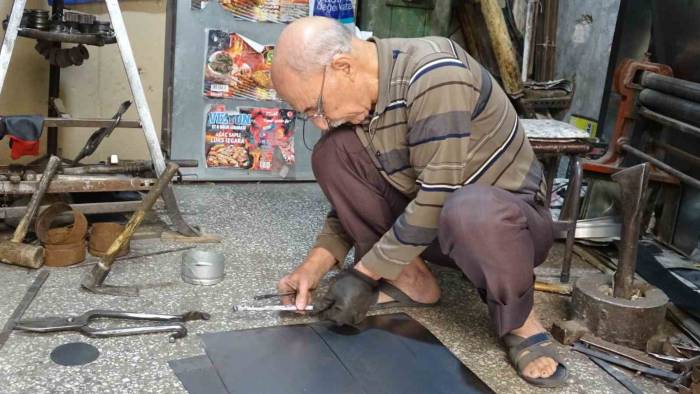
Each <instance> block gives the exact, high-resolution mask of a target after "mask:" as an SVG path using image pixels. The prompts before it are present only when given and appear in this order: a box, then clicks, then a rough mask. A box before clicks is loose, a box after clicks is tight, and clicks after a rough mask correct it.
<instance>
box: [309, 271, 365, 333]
mask: <svg viewBox="0 0 700 394" xmlns="http://www.w3.org/2000/svg"><path fill="white" fill-rule="evenodd" d="M377 286H379V282H377V281H376V280H374V279H372V278H370V277H369V276H367V275H365V274H363V273H362V272H360V271H358V270H356V269H354V268H351V269H348V270H345V271H343V272H341V273H340V274H338V276H337V277H336V280H335V282H333V284H332V285H331V286H330V288H329V289H328V292H326V294H325V295H324V296H323V298H321V300H319V301H318V302H316V305H315V306H314V314H318V315H319V316H320V317H321V319H323V320H330V321H332V322H334V323H335V324H336V325H338V326H342V325H346V324H347V325H356V324H358V323H360V322H361V321H362V320H363V319H364V318H365V316H366V315H367V311H369V308H370V307H371V306H372V304H374V303H375V302H377V298H378V296H379V292H378V291H377Z"/></svg>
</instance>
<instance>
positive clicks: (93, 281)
mask: <svg viewBox="0 0 700 394" xmlns="http://www.w3.org/2000/svg"><path fill="white" fill-rule="evenodd" d="M177 169H178V166H177V164H175V163H168V165H167V167H166V169H165V171H164V172H163V173H162V174H161V175H160V176H159V177H158V180H157V181H156V184H155V185H153V187H152V188H151V190H149V192H148V194H146V197H144V198H143V202H142V203H141V206H139V208H138V209H137V210H136V212H134V214H133V215H132V216H131V219H129V222H128V223H127V224H126V227H125V228H124V231H122V233H121V234H119V236H118V237H117V239H115V240H114V242H112V245H111V246H110V247H109V249H108V250H107V253H106V254H105V255H104V256H103V257H102V259H101V260H100V262H98V263H97V265H95V266H94V267H93V269H92V270H91V271H89V272H88V273H87V274H86V275H85V276H84V277H83V280H82V282H81V286H82V287H83V288H85V289H87V290H89V291H91V292H93V293H97V294H110V295H119V296H137V295H138V289H136V288H134V287H125V286H110V285H105V284H104V280H105V278H106V277H107V275H108V274H109V271H110V270H111V269H112V264H114V260H115V259H116V257H117V254H118V253H119V251H120V250H121V249H122V247H123V246H124V244H126V243H127V242H128V241H129V240H130V239H131V236H132V235H133V234H134V231H136V228H137V227H138V226H139V225H140V224H141V222H142V221H143V218H144V217H145V216H146V212H147V211H148V210H150V209H151V208H152V207H153V204H155V202H156V199H157V198H158V196H160V194H161V193H162V192H163V190H164V189H165V187H166V186H167V185H168V183H169V182H170V180H171V179H172V177H173V176H174V175H175V173H176V172H177Z"/></svg>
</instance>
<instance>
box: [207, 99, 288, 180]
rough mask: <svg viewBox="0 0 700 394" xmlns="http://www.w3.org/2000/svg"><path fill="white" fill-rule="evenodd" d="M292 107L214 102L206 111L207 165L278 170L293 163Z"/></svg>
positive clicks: (254, 169) (255, 169)
mask: <svg viewBox="0 0 700 394" xmlns="http://www.w3.org/2000/svg"><path fill="white" fill-rule="evenodd" d="M295 115H296V113H295V112H294V111H292V110H287V109H280V108H250V107H240V108H237V109H235V110H228V109H227V108H226V106H225V105H223V104H219V105H213V106H211V107H210V109H209V111H208V112H207V117H206V132H205V138H206V140H205V144H204V149H205V152H204V154H205V156H206V158H207V167H219V168H238V169H247V170H253V171H275V172H280V171H281V169H282V168H283V167H285V166H286V167H291V166H293V165H294V129H293V127H294V117H295Z"/></svg>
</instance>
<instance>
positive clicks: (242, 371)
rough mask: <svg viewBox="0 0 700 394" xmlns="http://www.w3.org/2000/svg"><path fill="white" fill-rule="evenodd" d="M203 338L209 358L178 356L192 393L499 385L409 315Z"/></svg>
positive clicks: (451, 389) (176, 366) (481, 389)
mask: <svg viewBox="0 0 700 394" xmlns="http://www.w3.org/2000/svg"><path fill="white" fill-rule="evenodd" d="M202 338H203V341H204V347H205V351H206V356H202V357H205V358H208V360H205V359H203V358H191V359H184V360H179V361H177V362H171V363H170V366H171V367H172V368H173V370H174V371H175V373H176V375H177V376H178V378H179V379H180V381H181V382H182V383H183V386H184V387H185V388H186V389H187V391H188V392H189V393H191V394H219V393H221V388H222V387H223V389H224V390H225V391H224V392H229V393H234V392H235V393H301V392H303V393H307V394H315V393H319V394H320V393H323V394H325V393H328V392H333V393H375V392H381V393H387V394H390V393H397V394H399V393H400V394H411V393H416V394H417V393H428V392H429V393H445V394H447V393H449V394H452V393H492V392H493V391H492V390H491V389H490V388H489V387H488V386H487V385H486V384H485V383H484V382H483V381H481V380H480V379H479V378H478V377H477V376H476V375H475V374H474V373H473V372H472V371H470V370H469V369H468V368H467V367H466V366H464V364H462V363H461V362H460V360H459V359H457V358H456V357H455V356H454V355H453V354H452V353H451V352H450V350H449V349H447V348H446V347H445V346H444V345H443V344H442V343H441V342H440V341H439V340H438V339H437V338H435V336H433V335H432V334H431V333H430V331H428V330H427V329H426V328H425V327H423V326H422V325H421V324H420V323H418V322H417V321H415V320H414V319H412V318H411V317H409V316H408V315H405V314H391V315H380V316H371V317H368V318H367V319H366V320H365V321H364V322H363V324H362V327H361V329H359V330H357V329H355V330H338V329H336V328H334V327H333V326H332V325H331V324H330V323H326V322H320V323H313V324H307V325H293V326H283V327H267V328H258V329H251V330H242V331H230V332H221V333H210V334H204V335H203V336H202ZM217 377H218V378H219V379H216V378H217ZM212 380H216V382H212ZM213 383H215V384H213ZM212 384H213V385H212Z"/></svg>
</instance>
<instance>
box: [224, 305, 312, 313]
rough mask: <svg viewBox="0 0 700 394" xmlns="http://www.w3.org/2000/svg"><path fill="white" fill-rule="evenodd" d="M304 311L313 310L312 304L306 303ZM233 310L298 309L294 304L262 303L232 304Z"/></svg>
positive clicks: (283, 310)
mask: <svg viewBox="0 0 700 394" xmlns="http://www.w3.org/2000/svg"><path fill="white" fill-rule="evenodd" d="M304 310H305V311H312V310H314V306H313V305H307V306H306V308H304ZM233 311H234V312H242V311H280V312H285V311H288V312H296V311H298V309H297V307H296V306H294V305H264V306H249V305H234V306H233Z"/></svg>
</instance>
